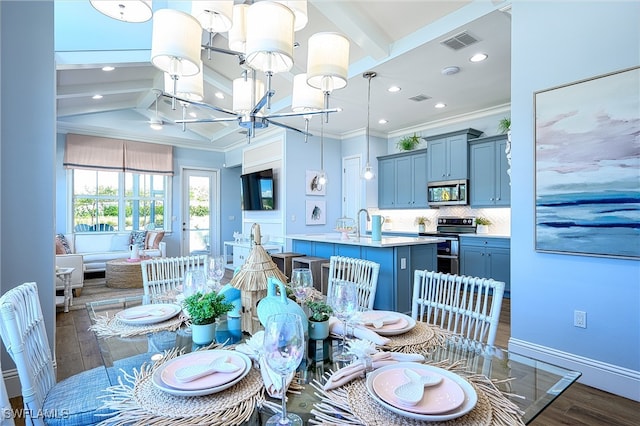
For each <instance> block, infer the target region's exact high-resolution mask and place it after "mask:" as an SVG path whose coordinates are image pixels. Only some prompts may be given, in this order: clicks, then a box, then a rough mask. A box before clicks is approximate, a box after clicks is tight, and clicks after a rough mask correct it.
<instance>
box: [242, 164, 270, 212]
mask: <svg viewBox="0 0 640 426" xmlns="http://www.w3.org/2000/svg"><path fill="white" fill-rule="evenodd" d="M240 180H241V181H242V187H241V191H242V210H274V209H275V205H276V203H275V201H276V199H275V186H274V184H273V169H267V170H262V171H259V172H253V173H247V174H244V175H241V176H240Z"/></svg>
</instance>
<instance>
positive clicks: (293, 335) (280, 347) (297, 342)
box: [263, 314, 305, 426]
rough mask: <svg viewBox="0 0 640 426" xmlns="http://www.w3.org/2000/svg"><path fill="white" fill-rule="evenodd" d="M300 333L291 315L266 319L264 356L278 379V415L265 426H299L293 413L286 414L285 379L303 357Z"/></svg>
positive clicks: (298, 326)
mask: <svg viewBox="0 0 640 426" xmlns="http://www.w3.org/2000/svg"><path fill="white" fill-rule="evenodd" d="M304 346H305V345H304V330H303V329H302V321H301V319H300V317H299V316H298V315H295V314H275V315H271V316H270V317H269V318H268V319H267V325H266V326H265V328H264V342H263V349H264V357H265V360H266V362H267V365H268V366H269V367H270V368H271V369H272V370H274V371H275V372H277V373H279V374H280V377H281V378H282V413H280V414H275V415H273V416H271V417H270V418H269V420H267V426H270V425H271V426H276V425H294V426H302V419H301V418H300V416H298V415H297V414H293V413H289V414H287V398H286V393H287V392H286V386H287V376H288V375H289V374H290V373H292V372H293V371H295V370H296V368H298V366H299V365H300V361H302V357H303V356H304Z"/></svg>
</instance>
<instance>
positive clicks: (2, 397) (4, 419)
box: [0, 362, 15, 426]
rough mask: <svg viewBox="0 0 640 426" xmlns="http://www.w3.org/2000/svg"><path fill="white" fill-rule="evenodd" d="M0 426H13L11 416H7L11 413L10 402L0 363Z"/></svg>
mask: <svg viewBox="0 0 640 426" xmlns="http://www.w3.org/2000/svg"><path fill="white" fill-rule="evenodd" d="M0 410H2V411H0V413H2V414H0V426H14V425H15V422H14V421H13V416H10V415H8V414H9V413H12V408H11V402H9V394H8V393H7V386H6V385H5V383H4V377H3V375H2V363H1V362H0Z"/></svg>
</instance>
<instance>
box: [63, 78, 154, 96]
mask: <svg viewBox="0 0 640 426" xmlns="http://www.w3.org/2000/svg"><path fill="white" fill-rule="evenodd" d="M152 87H153V81H152V80H133V81H122V82H118V83H102V84H74V85H65V86H58V89H57V92H56V99H70V98H83V97H91V96H93V95H95V94H97V93H99V94H101V95H103V96H105V95H118V94H123V93H136V92H143V91H146V90H150V89H151V88H152Z"/></svg>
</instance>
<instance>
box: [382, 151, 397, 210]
mask: <svg viewBox="0 0 640 426" xmlns="http://www.w3.org/2000/svg"><path fill="white" fill-rule="evenodd" d="M395 204H396V161H395V159H394V158H382V157H378V207H379V208H381V209H393V208H396V205H395Z"/></svg>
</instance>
